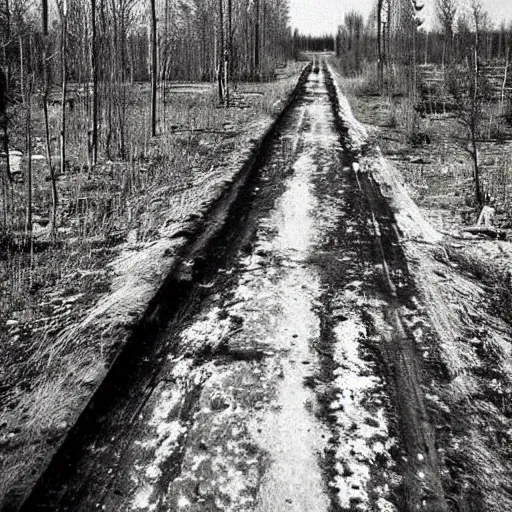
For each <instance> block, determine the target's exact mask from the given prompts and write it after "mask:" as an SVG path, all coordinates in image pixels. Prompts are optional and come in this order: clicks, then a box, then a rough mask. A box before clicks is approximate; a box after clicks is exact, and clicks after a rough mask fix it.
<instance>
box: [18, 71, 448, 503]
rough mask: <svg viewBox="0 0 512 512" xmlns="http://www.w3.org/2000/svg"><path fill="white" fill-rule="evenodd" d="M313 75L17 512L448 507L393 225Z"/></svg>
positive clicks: (418, 321)
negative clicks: (152, 319) (202, 251)
mask: <svg viewBox="0 0 512 512" xmlns="http://www.w3.org/2000/svg"><path fill="white" fill-rule="evenodd" d="M332 95H333V90H332V84H331V83H330V82H329V77H328V75H327V73H326V71H325V70H322V69H321V70H320V72H319V73H314V72H312V73H311V75H310V76H309V79H308V82H307V84H306V86H305V87H304V90H303V91H302V93H301V94H300V95H299V98H298V100H297V102H296V103H295V105H294V106H293V108H291V110H290V111H289V112H288V114H287V116H286V118H285V119H284V121H283V122H282V126H281V127H280V129H279V132H278V134H277V136H276V137H274V139H273V141H272V143H271V144H270V146H269V148H268V150H267V153H266V156H265V158H264V159H263V160H262V162H261V165H260V167H259V169H257V172H256V173H255V175H254V176H253V178H251V181H250V183H249V185H248V186H247V187H246V189H245V190H244V192H243V197H242V200H241V201H240V202H239V204H238V206H237V208H236V211H235V212H234V215H233V220H232V222H230V224H229V227H228V228H226V231H225V232H224V233H223V235H222V237H221V239H219V243H218V246H217V247H216V249H215V251H214V254H210V255H208V258H206V259H203V260H201V264H198V261H197V260H196V262H195V263H194V264H192V262H191V263H190V268H188V269H187V266H186V265H185V266H184V270H183V272H184V274H186V272H188V271H190V275H191V276H193V277H194V279H193V280H192V281H190V280H187V279H184V280H183V283H185V284H180V285H179V286H178V283H176V289H174V290H173V298H172V301H171V303H172V304H178V303H179V302H180V300H181V299H183V300H181V302H182V304H183V305H182V306H181V307H180V308H179V310H178V311H177V313H176V314H175V315H174V318H173V320H172V321H171V322H170V323H169V326H168V327H167V329H166V330H165V332H161V333H157V334H155V333H150V332H147V333H145V332H140V333H138V340H139V342H140V343H139V346H138V348H137V349H136V350H135V351H132V352H131V354H130V357H129V359H127V360H126V361H124V362H123V364H122V365H121V366H119V365H118V369H117V373H116V374H115V375H114V376H113V377H112V376H111V378H110V381H111V384H110V385H109V387H107V388H105V389H104V394H103V397H102V399H101V400H100V401H98V403H97V404H96V407H95V408H93V409H91V411H89V419H88V421H87V425H86V426H84V425H82V426H80V427H79V428H78V429H76V431H75V432H74V434H72V437H71V440H70V442H68V443H67V445H66V446H65V450H64V452H65V453H63V454H61V456H60V457H59V458H58V459H57V460H56V461H55V463H54V464H53V465H52V466H51V468H50V470H49V471H48V473H47V475H46V476H45V478H44V479H43V480H42V482H41V484H40V485H39V487H38V488H37V490H36V492H35V493H34V494H33V495H32V496H31V497H30V499H29V501H28V502H27V503H26V506H25V510H31V511H33V510H59V511H64V510H67V511H71V510H72V511H76V512H78V511H88V512H90V511H92V510H108V511H152V510H155V511H175V510H184V511H216V510H228V511H249V510H254V511H258V512H281V511H293V512H300V511H303V512H317V511H318V512H324V511H325V512H327V511H353V510H361V511H363V510H364V511H381V512H383V511H395V510H404V511H405V510H407V511H413V510H414V511H416V510H425V511H436V512H439V511H443V510H448V507H447V504H446V501H445V496H444V492H443V485H442V480H443V474H444V472H445V469H444V468H443V467H442V465H441V464H440V463H439V462H438V454H437V450H436V445H435V436H434V430H433V429H432V426H431V424H430V423H429V417H428V414H427V412H426V407H425V403H424V397H423V395H424V392H423V390H422V379H423V376H422V356H421V353H420V351H419V350H418V348H417V342H418V339H417V338H418V336H419V334H418V333H419V332H421V333H422V335H423V336H428V328H427V327H426V326H425V325H424V319H423V318H422V314H421V311H422V307H421V304H420V303H419V300H418V298H417V297H416V294H415V290H414V286H413V284H412V282H411V279H410V277H409V274H408V268H407V264H406V262H405V258H404V256H403V253H402V250H401V247H400V243H399V237H398V233H397V228H396V225H395V223H394V218H393V213H392V212H391V210H390V208H389V206H388V205H387V203H386V201H385V200H384V198H383V197H382V195H381V194H380V192H379V190H378V187H377V186H376V185H375V183H373V181H372V180H371V177H369V176H368V175H366V174H360V173H358V172H356V171H357V158H358V155H357V154H354V153H353V152H351V151H349V150H348V148H347V147H346V145H345V142H346V141H345V140H344V138H343V129H342V127H341V126H340V122H339V120H338V119H337V118H336V116H335V114H334V108H333V96H332Z"/></svg>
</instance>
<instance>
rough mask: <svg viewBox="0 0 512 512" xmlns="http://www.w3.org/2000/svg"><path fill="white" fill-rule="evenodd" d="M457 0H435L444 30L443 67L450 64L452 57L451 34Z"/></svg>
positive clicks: (452, 32) (452, 33)
mask: <svg viewBox="0 0 512 512" xmlns="http://www.w3.org/2000/svg"><path fill="white" fill-rule="evenodd" d="M456 15H457V0H437V17H438V19H439V22H440V23H441V27H442V28H443V32H444V44H443V67H444V66H445V65H450V64H451V62H452V58H453V35H454V28H455V17H456Z"/></svg>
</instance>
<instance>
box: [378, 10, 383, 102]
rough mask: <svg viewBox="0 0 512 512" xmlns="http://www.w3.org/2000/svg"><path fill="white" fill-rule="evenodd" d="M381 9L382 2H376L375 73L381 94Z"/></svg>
mask: <svg viewBox="0 0 512 512" xmlns="http://www.w3.org/2000/svg"><path fill="white" fill-rule="evenodd" d="M382 8H383V0H378V2H377V67H378V70H377V73H378V83H379V91H380V93H381V94H382V92H383V89H384V60H383V55H382Z"/></svg>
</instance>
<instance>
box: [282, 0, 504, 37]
mask: <svg viewBox="0 0 512 512" xmlns="http://www.w3.org/2000/svg"><path fill="white" fill-rule="evenodd" d="M375 1H376V0H290V14H291V21H292V26H293V27H294V28H298V29H299V30H300V31H301V32H302V33H304V34H312V35H319V34H325V33H326V32H327V33H334V32H335V31H336V27H337V26H338V25H339V24H340V23H341V22H342V21H343V17H344V16H345V14H346V13H347V12H349V11H352V10H356V11H359V12H361V13H362V14H364V15H365V17H366V16H367V15H368V14H369V13H370V11H371V9H372V7H373V4H374V2H375ZM424 1H425V12H426V18H427V21H428V24H429V26H432V24H433V23H435V14H434V13H435V8H434V5H435V0H424ZM482 3H483V4H484V7H485V9H486V10H487V11H488V12H489V13H490V14H491V17H492V19H493V20H494V21H495V22H497V23H498V24H500V23H501V21H502V20H507V21H512V0H482Z"/></svg>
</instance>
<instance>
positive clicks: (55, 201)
mask: <svg viewBox="0 0 512 512" xmlns="http://www.w3.org/2000/svg"><path fill="white" fill-rule="evenodd" d="M41 7H42V9H41V15H42V26H43V75H44V77H43V80H44V85H43V111H44V125H45V134H46V159H47V162H48V167H49V169H50V178H51V182H52V216H51V227H52V231H54V230H55V228H56V225H57V207H58V204H59V196H58V192H57V180H56V177H55V169H54V167H53V163H52V151H51V137H50V121H49V115H48V94H49V90H50V72H49V68H48V58H49V57H48V44H49V41H48V0H41Z"/></svg>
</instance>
